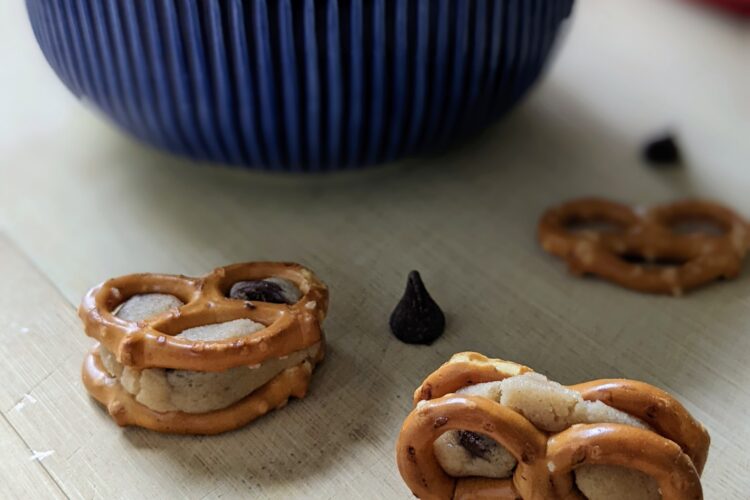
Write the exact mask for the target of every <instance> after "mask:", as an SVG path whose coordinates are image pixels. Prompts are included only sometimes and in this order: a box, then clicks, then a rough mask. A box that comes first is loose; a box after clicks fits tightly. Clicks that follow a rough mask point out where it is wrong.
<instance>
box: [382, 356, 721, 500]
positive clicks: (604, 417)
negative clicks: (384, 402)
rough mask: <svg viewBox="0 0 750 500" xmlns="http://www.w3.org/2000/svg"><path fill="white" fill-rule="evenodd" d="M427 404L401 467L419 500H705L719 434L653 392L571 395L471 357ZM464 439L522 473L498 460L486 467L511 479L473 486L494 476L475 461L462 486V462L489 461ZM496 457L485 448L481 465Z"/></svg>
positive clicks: (588, 390)
mask: <svg viewBox="0 0 750 500" xmlns="http://www.w3.org/2000/svg"><path fill="white" fill-rule="evenodd" d="M477 382H479V383H477ZM415 395H416V396H417V397H416V398H415V403H416V404H415V406H416V407H415V409H414V410H413V411H412V413H411V414H410V415H409V416H408V417H407V419H406V421H405V422H404V425H403V427H402V429H401V433H400V435H399V439H398V443H397V461H398V466H399V470H400V472H401V475H402V477H403V478H404V480H405V481H406V483H407V485H408V486H409V488H410V489H411V490H412V492H413V493H414V494H415V495H416V496H418V497H419V498H423V499H436V500H438V499H451V498H461V499H463V498H497V499H518V498H521V499H537V498H540V499H541V498H545V499H556V498H561V499H562V498H578V499H582V498H587V499H589V500H599V499H603V498H618V497H620V498H629V499H638V500H640V499H644V500H645V499H651V498H663V499H665V500H676V499H684V498H702V489H701V485H700V473H701V471H702V470H703V466H704V464H705V461H706V457H707V453H708V446H709V437H708V433H707V432H706V430H705V428H704V427H703V426H702V425H701V424H700V423H698V422H697V421H696V420H695V419H694V418H693V417H692V416H691V415H690V414H689V413H688V412H687V410H685V408H684V407H683V406H682V405H681V404H680V403H679V402H677V401H676V400H675V399H674V398H672V397H671V396H669V395H668V394H666V393H665V392H664V391H661V390H659V389H657V388H655V387H653V386H650V385H648V384H644V383H642V382H635V381H630V380H619V379H618V380H599V381H593V382H589V383H585V384H579V385H575V386H570V387H563V386H560V385H559V384H556V383H554V382H550V381H548V380H546V378H544V377H542V376H541V375H538V374H534V373H532V372H531V370H530V369H529V368H527V367H525V366H522V365H517V364H515V363H509V362H507V361H501V360H493V359H489V358H486V357H484V356H482V355H480V354H476V353H461V354H457V355H455V356H454V357H453V358H451V360H450V361H449V362H448V363H446V364H444V365H443V366H442V367H440V368H439V369H438V370H437V371H435V372H434V373H432V374H431V375H430V376H428V377H427V379H425V382H424V383H423V384H422V386H420V388H419V389H417V391H416V393H415ZM457 432H458V433H465V432H469V433H475V434H477V435H478V436H481V437H482V438H483V439H487V440H489V441H490V442H491V443H494V444H496V445H497V446H499V447H502V448H503V449H504V450H506V451H507V452H508V453H509V454H510V455H512V457H513V458H514V459H515V460H516V465H515V469H513V470H512V471H510V470H507V469H509V468H511V467H508V465H507V462H506V461H502V460H497V457H499V456H501V455H500V454H499V453H498V452H497V450H494V451H493V455H492V456H480V457H479V458H482V459H484V460H485V462H492V463H491V465H492V466H493V467H495V471H498V470H500V469H501V468H503V467H505V468H506V474H505V475H504V477H505V478H503V475H502V474H493V477H494V478H490V477H462V476H468V475H474V476H481V475H482V471H483V470H482V468H481V467H486V466H487V465H488V464H487V463H484V464H479V465H480V467H478V468H474V469H473V470H472V469H471V467H472V466H473V465H475V464H473V463H472V462H471V461H466V462H465V463H464V464H463V465H464V466H467V464H468V466H467V467H466V468H464V469H463V470H460V471H459V472H460V473H459V474H455V470H454V466H455V458H456V457H459V459H460V458H461V455H460V453H464V455H463V457H464V458H465V457H466V453H467V452H469V453H471V452H473V453H475V454H477V451H476V450H474V449H473V447H472V446H468V447H466V448H467V449H465V450H464V451H461V450H459V449H458V448H459V446H460V444H461V443H460V442H459V441H457V440H456V439H455V436H456V434H455V433H457ZM446 436H447V437H446ZM451 436H453V437H451ZM490 448H491V447H490V446H488V445H487V443H483V445H482V447H480V448H479V454H480V455H481V454H482V453H483V452H485V451H486V450H488V449H490ZM475 458H476V457H475ZM450 460H454V462H453V463H450V464H449V465H450V466H449V467H447V468H446V467H443V464H445V463H446V461H450ZM493 461H494V462H493ZM451 472H454V474H451ZM508 473H510V474H508ZM485 476H487V474H485ZM511 476H512V477H511ZM655 492H656V493H655ZM657 494H658V495H657Z"/></svg>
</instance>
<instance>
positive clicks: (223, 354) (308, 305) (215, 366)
mask: <svg viewBox="0 0 750 500" xmlns="http://www.w3.org/2000/svg"><path fill="white" fill-rule="evenodd" d="M270 276H275V277H280V278H285V279H288V280H290V281H292V282H293V283H294V284H295V285H297V286H298V287H299V289H300V290H301V291H302V293H303V296H302V298H301V299H300V300H299V301H298V302H297V303H296V304H293V305H286V304H270V303H265V302H257V301H256V302H247V301H242V300H236V299H230V298H228V297H227V294H228V291H229V289H230V288H231V286H232V285H233V284H234V283H237V282H239V281H247V280H257V279H264V278H268V277H270ZM147 293H166V294H171V295H174V296H176V297H177V298H179V299H180V300H182V301H183V302H184V303H185V305H184V306H182V307H180V308H179V310H175V311H171V312H168V313H166V314H163V315H160V316H157V317H155V318H152V319H149V320H146V321H140V322H138V323H134V322H131V321H126V320H123V319H120V318H118V317H117V316H115V314H114V311H115V310H116V309H117V307H118V306H119V305H120V304H122V303H123V302H125V301H126V300H127V299H128V298H130V297H132V296H134V295H139V294H147ZM327 309H328V291H327V288H326V286H325V285H324V284H323V283H322V282H321V281H320V280H318V278H317V277H316V276H315V275H314V274H313V273H312V272H311V271H310V270H308V269H306V268H304V267H302V266H300V265H298V264H288V263H274V262H255V263H249V264H235V265H232V266H228V267H220V268H218V269H216V270H214V271H213V272H212V273H210V274H208V275H206V276H204V277H203V278H189V277H186V276H172V275H163V274H132V275H129V276H123V277H120V278H114V279H111V280H108V281H106V282H104V283H102V284H101V285H99V286H97V287H95V288H93V289H92V290H91V291H89V293H88V294H87V295H86V297H84V299H83V302H82V303H81V306H80V308H79V310H78V314H79V316H80V317H81V319H82V320H83V324H84V328H85V330H86V334H87V335H88V336H89V337H93V338H95V339H96V340H98V341H99V342H101V343H102V345H104V347H106V348H107V349H108V350H109V351H111V352H112V353H114V354H115V356H116V358H117V361H119V362H120V363H122V364H123V365H126V366H132V367H135V368H153V367H158V368H174V369H178V370H196V371H222V370H227V369H229V368H234V367H235V366H242V365H253V364H258V363H261V362H263V361H264V360H266V359H268V358H273V357H280V356H284V355H287V354H289V353H291V352H294V351H298V350H300V349H304V348H306V347H309V346H311V345H313V344H315V343H316V342H319V341H320V340H321V338H322V334H321V329H320V323H321V322H322V321H323V319H324V318H325V315H326V311H327ZM240 318H247V319H251V320H253V321H256V322H258V323H261V324H263V325H266V328H264V329H263V330H261V331H259V332H256V333H252V334H250V335H247V336H245V337H238V338H231V339H226V340H217V341H211V342H206V341H196V340H189V339H180V338H175V337H174V335H176V334H178V333H179V332H181V331H183V330H186V329H188V328H192V327H195V326H202V325H207V324H213V323H222V322H225V321H232V320H235V319H240Z"/></svg>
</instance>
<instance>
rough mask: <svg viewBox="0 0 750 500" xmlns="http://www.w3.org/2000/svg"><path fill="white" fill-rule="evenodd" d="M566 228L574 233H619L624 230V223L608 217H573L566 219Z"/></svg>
mask: <svg viewBox="0 0 750 500" xmlns="http://www.w3.org/2000/svg"><path fill="white" fill-rule="evenodd" d="M565 229H566V230H567V231H568V232H570V233H573V234H580V233H604V234H617V233H621V232H623V230H624V229H625V227H624V225H623V224H621V223H620V222H618V221H614V220H612V219H608V218H606V217H594V218H584V217H575V216H574V217H571V218H569V219H568V220H567V221H565Z"/></svg>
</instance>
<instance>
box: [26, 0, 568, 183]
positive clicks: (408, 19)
mask: <svg viewBox="0 0 750 500" xmlns="http://www.w3.org/2000/svg"><path fill="white" fill-rule="evenodd" d="M572 3H573V0H26V5H27V8H28V11H29V16H30V18H31V24H32V26H33V28H34V33H35V35H36V38H37V40H38V41H39V44H40V46H41V48H42V50H43V52H44V54H45V56H46V57H47V60H48V61H49V63H50V64H51V65H52V67H53V68H54V70H55V71H56V72H57V74H58V75H59V76H60V78H61V79H62V80H63V81H64V82H65V84H66V85H67V86H68V87H69V88H70V89H71V90H72V91H73V92H74V93H75V94H76V95H77V96H78V97H79V98H82V99H85V100H86V101H88V102H91V103H92V104H93V105H94V106H96V107H97V108H99V109H100V110H102V111H103V112H104V113H105V114H106V115H108V116H110V117H111V118H112V120H114V121H115V122H116V123H117V124H118V125H119V126H120V127H122V128H123V129H125V130H127V131H128V132H130V133H131V134H133V135H134V136H136V137H138V138H139V139H141V140H143V141H145V142H147V143H149V144H152V145H154V146H156V147H158V148H163V149H166V150H168V151H172V152H174V153H178V154H181V155H186V156H189V157H192V158H195V159H198V160H210V161H216V162H221V163H227V164H234V165H244V166H248V167H264V168H270V169H274V170H293V171H319V170H325V169H333V168H347V167H356V166H361V165H367V164H375V163H380V162H384V161H390V160H394V159H397V158H400V157H402V156H404V155H409V154H414V153H418V152H422V151H426V150H429V149H434V148H436V147H442V146H444V145H445V144H446V143H448V142H449V141H451V140H454V139H456V138H460V137H462V136H465V135H466V134H469V133H472V132H476V131H477V130H479V129H481V128H483V127H485V126H486V125H487V124H489V123H490V122H492V121H493V120H494V119H496V118H497V117H499V116H500V115H502V114H503V113H504V112H505V111H507V110H508V109H509V108H510V107H511V106H512V105H513V104H514V103H516V102H517V101H518V100H519V99H520V98H521V97H522V96H523V94H524V93H525V92H526V91H527V90H528V89H529V87H530V86H531V85H532V84H533V82H534V81H535V80H536V79H537V78H538V76H539V74H540V72H541V70H542V68H543V66H544V62H545V60H546V59H547V56H548V55H549V52H550V49H551V47H552V45H553V42H554V39H555V36H556V34H557V32H558V30H559V27H560V25H561V23H562V22H563V21H564V20H565V19H566V18H567V17H568V15H569V14H570V10H571V7H572Z"/></svg>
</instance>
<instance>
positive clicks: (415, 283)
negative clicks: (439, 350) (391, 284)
mask: <svg viewBox="0 0 750 500" xmlns="http://www.w3.org/2000/svg"><path fill="white" fill-rule="evenodd" d="M390 325H391V332H393V334H394V335H395V336H396V338H398V339H399V340H400V341H402V342H405V343H407V344H425V345H429V344H432V343H433V342H434V341H435V340H437V339H438V338H439V337H440V336H441V335H442V334H443V332H444V331H445V315H444V314H443V311H442V310H441V309H440V306H438V305H437V304H436V303H435V301H434V300H432V297H430V294H429V293H428V292H427V289H426V288H425V286H424V283H422V278H421V277H420V275H419V273H418V272H417V271H412V272H411V273H409V280H408V283H407V284H406V291H405V292H404V296H403V297H402V298H401V301H400V302H399V303H398V305H397V306H396V309H394V310H393V313H392V314H391V320H390Z"/></svg>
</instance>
